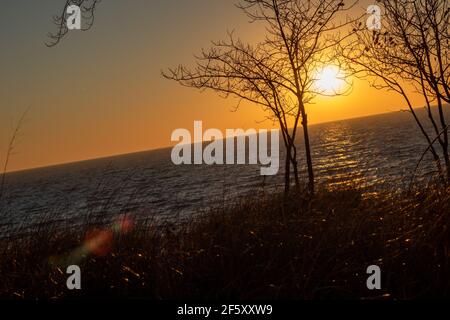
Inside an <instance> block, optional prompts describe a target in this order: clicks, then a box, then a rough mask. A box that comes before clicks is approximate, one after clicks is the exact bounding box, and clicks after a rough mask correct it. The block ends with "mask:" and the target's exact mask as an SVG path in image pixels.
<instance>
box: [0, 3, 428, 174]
mask: <svg viewBox="0 0 450 320" xmlns="http://www.w3.org/2000/svg"><path fill="white" fill-rule="evenodd" d="M235 2H236V1H230V0H189V1H186V0H164V1H162V0H160V1H156V0H133V1H125V0H104V1H102V2H101V3H100V4H99V5H98V9H97V12H96V20H95V24H94V26H93V28H92V29H91V30H90V31H88V32H79V31H71V32H69V35H68V36H67V37H66V38H65V39H63V41H62V42H61V43H60V44H59V45H58V46H56V47H53V48H47V47H46V46H45V45H44V43H45V42H46V41H47V40H48V38H47V37H46V34H47V33H48V32H51V31H55V26H54V25H53V24H52V19H51V17H52V15H54V14H57V13H59V12H60V11H61V10H62V6H63V4H64V1H63V0H40V1H30V0H14V1H8V3H7V4H4V5H3V6H2V10H1V11H0V41H1V43H2V48H1V50H0V61H1V63H0V97H1V103H0V163H3V161H4V159H5V155H6V150H7V145H8V142H9V139H10V137H11V134H12V132H13V127H14V125H15V123H16V122H17V121H18V119H19V118H20V116H21V114H22V113H23V111H24V110H25V109H27V108H28V107H30V111H29V113H28V115H27V118H26V121H25V123H24V124H23V125H22V128H21V135H20V137H19V139H18V141H17V142H16V145H15V153H14V154H13V155H12V158H11V160H10V166H9V167H8V170H9V171H15V170H21V169H27V168H32V167H40V166H47V165H53V164H59V163H65V162H72V161H78V160H84V159H91V158H98V157H104V156H109V155H115V154H122V153H129V152H135V151H141V150H149V149H156V148H160V147H167V146H170V145H173V144H174V143H172V142H171V141H170V137H171V133H172V131H173V130H175V129H177V128H188V129H192V126H193V122H194V120H202V121H203V123H204V125H205V126H206V127H208V128H218V129H221V130H225V129H226V128H244V129H247V128H256V129H258V128H272V127H273V125H272V123H271V122H261V121H262V120H263V119H264V113H263V112H262V111H261V110H259V109H258V108H257V107H255V106H253V105H249V104H245V105H243V106H242V107H241V108H240V109H239V110H238V111H237V112H231V111H232V110H233V107H234V106H235V105H236V100H234V99H227V100H224V99H221V98H220V97H218V96H217V95H216V94H214V93H209V92H204V93H201V92H198V91H196V90H194V89H190V88H184V87H181V86H179V85H178V84H177V83H175V82H170V81H168V80H165V79H163V78H162V76H161V70H163V69H165V68H167V67H171V66H176V65H178V64H180V63H186V64H189V63H192V61H193V59H192V57H193V54H195V53H197V52H199V50H200V49H201V48H202V47H208V45H209V42H210V41H211V40H218V39H222V38H224V37H226V32H227V30H235V32H236V34H237V35H239V36H242V37H243V38H244V39H253V38H257V37H258V32H259V30H260V29H259V27H258V26H257V25H254V24H253V25H250V24H248V23H247V18H246V17H245V16H244V15H243V14H242V13H241V12H240V10H239V9H237V8H236V7H235V6H234V5H233V3H235ZM369 2H371V1H366V0H365V1H362V2H361V4H360V5H359V6H358V8H357V10H362V12H364V10H365V9H364V8H366V7H367V4H369ZM413 102H414V104H415V105H417V106H419V105H420V103H421V101H420V100H419V99H414V100H413ZM403 106H404V102H403V101H402V99H401V98H400V97H399V96H398V95H396V94H394V93H392V92H385V91H383V92H379V91H377V90H375V89H372V88H370V87H369V85H368V84H367V83H365V82H363V81H355V83H354V88H353V90H352V93H351V94H350V95H348V96H345V97H336V98H325V97H322V98H318V99H317V100H316V101H315V104H314V105H312V106H310V107H309V110H308V114H309V119H310V122H311V123H320V122H327V121H333V120H338V119H346V118H353V117H359V116H365V115H371V114H377V113H385V112H389V111H395V110H399V109H401V108H403Z"/></svg>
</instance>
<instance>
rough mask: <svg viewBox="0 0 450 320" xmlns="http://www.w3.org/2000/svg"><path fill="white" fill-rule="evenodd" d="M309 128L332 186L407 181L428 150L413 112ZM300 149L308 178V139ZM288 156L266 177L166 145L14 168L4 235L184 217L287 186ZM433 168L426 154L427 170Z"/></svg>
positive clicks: (320, 168) (319, 166)
mask: <svg viewBox="0 0 450 320" xmlns="http://www.w3.org/2000/svg"><path fill="white" fill-rule="evenodd" d="M422 116H424V114H422ZM310 130H311V142H312V146H313V157H314V165H315V171H316V175H317V178H318V180H319V181H320V182H326V183H328V184H331V185H339V184H347V183H352V184H354V183H358V184H361V185H364V186H373V187H377V186H380V185H383V186H384V185H385V184H386V183H389V184H394V185H397V186H402V185H405V184H407V183H408V182H409V179H410V177H411V174H412V171H413V170H414V168H415V166H416V163H417V161H418V159H419V158H420V156H421V153H422V151H423V150H424V149H425V148H426V143H425V140H424V139H423V137H422V136H421V135H420V132H419V131H418V129H417V127H416V125H415V123H414V121H413V120H412V117H411V115H410V114H408V113H406V112H397V113H390V114H385V115H378V116H373V117H366V118H359V119H353V120H345V121H339V122H333V123H326V124H319V125H314V126H311V128H310ZM298 140H299V141H301V140H302V138H301V137H300V138H299V139H298ZM299 153H300V155H299V156H300V157H301V159H300V161H299V162H300V165H301V166H302V168H301V169H302V175H303V176H304V175H305V173H304V171H305V170H304V169H305V168H304V160H303V157H302V155H303V147H302V145H301V143H300V144H299ZM281 158H283V153H281ZM282 162H283V160H282V159H281V160H280V163H281V165H280V166H281V169H280V172H279V174H278V175H277V176H274V177H267V178H266V179H263V178H262V177H261V176H260V170H259V169H260V168H259V166H256V165H228V166H227V165H221V166H206V165H198V166H175V165H173V164H172V163H171V161H170V149H163V150H157V151H149V152H143V153H137V154H131V155H123V156H117V157H113V158H105V159H97V160H91V161H85V162H79V163H73V164H68V165H61V166H56V167H48V168H43V169H36V170H30V171H24V172H18V173H12V174H9V175H7V177H6V182H7V185H6V195H5V197H4V200H3V203H2V204H1V215H0V234H3V235H5V234H11V233H17V232H19V230H20V232H23V231H24V230H27V229H29V228H34V227H36V225H38V224H40V223H43V222H44V221H45V224H48V223H50V222H52V221H53V222H55V223H58V224H59V225H61V226H64V225H66V224H67V225H69V224H70V225H73V224H74V223H75V224H76V223H82V222H83V221H84V219H87V218H88V217H89V218H92V217H96V216H97V217H98V216H101V217H105V216H106V217H108V216H114V215H116V214H120V213H127V212H133V214H135V215H136V216H137V217H138V218H142V219H146V218H148V217H159V218H161V217H170V218H172V219H173V217H174V216H176V218H178V219H181V218H182V217H188V216H189V215H191V214H193V213H196V212H198V211H199V210H201V209H202V208H205V207H208V206H212V205H220V204H221V203H223V202H224V201H227V200H228V199H233V198H236V197H239V196H245V195H248V194H255V192H260V191H262V190H263V188H264V190H271V189H274V188H281V186H282V182H283V169H282V168H283V165H282ZM432 170H433V167H432V166H431V165H430V161H429V159H428V158H426V159H425V161H424V162H423V165H422V166H421V167H420V174H421V175H426V174H427V173H429V172H431V171H432Z"/></svg>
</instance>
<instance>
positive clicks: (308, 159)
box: [302, 107, 314, 195]
mask: <svg viewBox="0 0 450 320" xmlns="http://www.w3.org/2000/svg"><path fill="white" fill-rule="evenodd" d="M302 109H303V110H302V126H303V136H304V140H305V153H306V164H307V166H308V190H309V193H310V194H311V195H314V169H313V164H312V157H311V146H310V144H309V132H308V115H307V114H306V112H305V110H304V107H302Z"/></svg>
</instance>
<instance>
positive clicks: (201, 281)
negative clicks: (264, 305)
mask: <svg viewBox="0 0 450 320" xmlns="http://www.w3.org/2000/svg"><path fill="white" fill-rule="evenodd" d="M449 222H450V189H437V188H431V187H430V188H427V189H424V190H420V191H417V192H414V193H413V194H409V195H406V194H400V195H394V194H389V193H382V194H373V195H370V196H363V195H362V192H361V191H360V190H358V189H357V188H355V189H350V190H334V191H329V190H327V189H326V188H322V189H321V190H320V191H319V192H318V194H317V196H316V197H315V198H314V199H313V200H309V199H307V198H305V197H303V196H301V195H296V194H292V195H291V196H290V197H288V198H285V197H283V196H282V195H270V196H268V195H266V196H258V197H255V198H254V199H247V200H245V201H239V202H238V203H235V204H234V205H232V206H230V207H228V208H224V209H221V210H212V211H211V212H209V213H208V214H207V215H203V216H202V218H197V219H196V220H195V221H194V222H191V223H190V224H188V225H185V226H183V227H181V228H180V229H178V230H174V229H173V228H172V229H171V228H169V227H168V228H167V229H166V230H164V231H163V232H161V231H158V230H156V229H155V228H154V227H152V225H151V224H135V225H132V223H131V222H130V221H129V220H127V219H123V220H121V221H120V222H119V223H117V224H115V225H114V226H111V227H109V228H108V227H105V228H103V229H99V228H96V229H95V228H91V227H86V230H83V231H79V232H56V231H52V230H46V229H41V230H40V231H39V232H37V233H36V234H34V235H32V236H28V237H24V238H22V239H18V240H12V241H6V240H3V241H2V243H1V245H0V254H1V255H0V275H1V279H2V281H1V282H0V298H2V299H5V298H7V299H10V298H11V299H23V298H25V299H37V298H40V299H53V298H77V297H82V298H85V297H145V298H151V299H183V300H186V299H216V298H233V299H283V298H289V299H329V298H331V299H414V298H432V297H441V298H442V297H447V298H448V297H449V296H450V263H449V259H450V250H449V244H450V232H449ZM69 264H78V265H79V266H80V267H81V270H82V290H74V291H69V290H68V289H67V287H66V280H67V277H68V275H67V274H66V267H67V266H68V265H69ZM372 264H375V265H378V266H380V267H381V270H382V290H375V291H369V290H368V289H367V287H366V279H367V277H368V275H367V274H366V268H367V267H368V266H369V265H372Z"/></svg>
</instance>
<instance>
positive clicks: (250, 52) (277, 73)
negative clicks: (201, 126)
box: [164, 0, 352, 194]
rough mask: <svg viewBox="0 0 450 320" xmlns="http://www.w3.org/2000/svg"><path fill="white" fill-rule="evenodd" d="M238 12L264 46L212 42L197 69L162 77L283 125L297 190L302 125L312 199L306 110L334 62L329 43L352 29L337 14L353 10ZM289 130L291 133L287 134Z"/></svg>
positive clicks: (252, 7)
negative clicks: (320, 76) (260, 33)
mask: <svg viewBox="0 0 450 320" xmlns="http://www.w3.org/2000/svg"><path fill="white" fill-rule="evenodd" d="M238 7H239V8H240V9H242V10H243V11H244V12H245V14H246V15H247V16H248V17H249V18H250V19H251V22H255V21H259V22H262V23H264V25H265V27H266V30H267V31H266V32H267V34H266V37H265V40H263V41H261V42H259V43H258V44H257V45H255V46H251V45H250V44H244V43H242V42H241V41H235V40H234V39H233V36H232V35H231V36H230V39H229V41H225V42H213V43H212V47H211V48H210V49H209V50H203V51H202V52H201V54H200V55H199V56H197V57H196V63H197V66H196V67H194V68H188V67H184V66H179V67H178V68H175V69H169V71H167V72H165V73H164V75H165V76H166V77H167V78H169V79H173V80H176V81H178V82H179V83H181V84H182V85H185V86H189V87H194V88H198V89H212V90H214V91H217V92H220V93H225V96H228V95H230V94H231V95H234V96H236V97H238V98H240V99H244V100H247V101H250V102H253V103H255V104H257V105H261V106H263V107H264V108H266V109H267V110H269V111H270V112H271V113H270V116H269V118H271V119H276V120H277V121H278V123H279V125H280V129H281V132H282V134H283V138H284V142H285V146H286V151H287V152H286V153H287V160H286V169H289V168H288V167H289V164H288V162H289V161H290V162H291V164H292V166H293V169H294V176H295V179H296V183H297V185H298V183H299V182H298V165H297V148H296V145H295V142H296V137H297V135H298V131H297V128H298V126H299V122H301V125H302V128H303V138H304V144H305V156H306V163H307V170H308V190H309V192H310V194H314V184H315V178H314V170H313V161H312V156H311V146H310V140H309V132H308V115H307V112H306V107H307V105H308V104H310V103H311V102H312V100H313V99H314V98H315V97H316V96H317V95H318V94H321V92H318V90H317V88H316V85H315V82H316V80H317V79H316V78H315V77H316V74H317V71H318V70H320V69H321V68H322V67H323V66H325V65H327V64H330V63H332V62H333V61H334V59H333V57H332V55H331V54H330V52H331V51H332V48H333V46H334V42H333V41H331V38H332V37H333V36H335V35H336V31H337V30H338V29H339V28H341V27H343V26H344V25H347V24H349V23H350V22H349V21H345V22H336V18H337V14H338V13H339V12H342V11H345V10H348V9H349V8H351V7H352V6H348V7H346V6H345V4H344V2H342V1H335V0H322V1H320V0H243V1H241V3H240V4H239V5H238ZM333 40H334V41H337V39H336V38H334V39H333ZM336 94H338V93H336ZM289 125H292V130H288V128H289V127H288V126H289ZM288 171H289V170H288ZM288 174H289V173H287V175H288ZM285 178H286V179H288V177H285Z"/></svg>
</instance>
